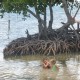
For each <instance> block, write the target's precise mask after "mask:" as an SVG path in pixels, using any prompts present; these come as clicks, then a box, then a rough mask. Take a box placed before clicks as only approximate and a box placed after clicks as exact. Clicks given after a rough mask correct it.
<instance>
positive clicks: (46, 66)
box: [42, 58, 51, 69]
mask: <svg viewBox="0 0 80 80" xmlns="http://www.w3.org/2000/svg"><path fill="white" fill-rule="evenodd" d="M42 65H43V68H45V69H49V68H51V64H50V62H49V60H48V59H47V58H45V59H43V64H42Z"/></svg>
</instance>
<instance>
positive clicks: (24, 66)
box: [0, 7, 80, 80]
mask: <svg viewBox="0 0 80 80" xmlns="http://www.w3.org/2000/svg"><path fill="white" fill-rule="evenodd" d="M57 11H58V12H57ZM79 14H80V12H79ZM48 15H49V14H48ZM47 18H48V17H47ZM77 18H78V19H79V18H80V17H79V15H78V16H77ZM8 20H11V23H10V31H9V32H8ZM65 20H66V17H65V15H64V12H63V10H62V9H59V8H58V7H55V8H54V26H53V28H58V27H60V26H62V24H61V23H60V22H66V21H65ZM37 25H38V24H37V20H36V19H35V18H34V17H32V16H31V18H27V20H25V21H23V20H22V15H18V14H7V13H6V14H5V15H4V18H3V19H0V80H40V79H41V78H42V77H43V76H44V77H45V75H43V76H42V72H44V71H42V72H41V69H42V67H41V60H42V59H43V57H44V56H40V55H38V56H24V57H14V58H8V59H4V56H3V49H4V48H5V46H6V45H7V44H8V43H9V42H10V41H12V40H13V39H16V38H19V37H26V34H25V31H26V29H28V30H29V33H30V34H34V33H37V32H38V27H37ZM49 58H51V57H49ZM52 58H53V57H52ZM56 60H57V63H56V64H57V65H58V66H59V72H58V73H57V76H56V80H80V55H79V54H77V53H76V55H74V54H72V55H70V54H68V55H67V54H66V55H65V54H64V55H59V56H56Z"/></svg>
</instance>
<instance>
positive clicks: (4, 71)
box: [0, 55, 80, 80]
mask: <svg viewBox="0 0 80 80" xmlns="http://www.w3.org/2000/svg"><path fill="white" fill-rule="evenodd" d="M43 57H44V56H40V55H37V56H30V55H29V56H22V57H12V58H7V59H3V61H0V80H40V79H41V78H43V77H45V75H46V74H47V72H49V71H47V72H46V71H44V70H42V67H41V66H40V64H41V60H42V59H43ZM49 58H53V56H49ZM55 58H56V59H57V65H58V66H59V72H58V73H57V75H55V76H56V79H55V80H80V55H74V56H72V55H71V56H70V55H69V56H67V57H64V55H61V56H60V55H59V56H55ZM41 70H42V71H41ZM44 72H45V73H44ZM43 73H44V74H43ZM49 73H50V72H49ZM41 80H42V79H41Z"/></svg>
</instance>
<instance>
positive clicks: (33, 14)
mask: <svg viewBox="0 0 80 80" xmlns="http://www.w3.org/2000/svg"><path fill="white" fill-rule="evenodd" d="M27 11H28V12H29V13H30V14H32V15H33V16H34V17H35V18H37V19H38V17H37V15H36V14H35V13H34V12H32V11H31V10H30V9H27Z"/></svg>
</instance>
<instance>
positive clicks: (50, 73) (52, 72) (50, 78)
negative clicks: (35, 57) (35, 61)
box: [43, 58, 59, 80]
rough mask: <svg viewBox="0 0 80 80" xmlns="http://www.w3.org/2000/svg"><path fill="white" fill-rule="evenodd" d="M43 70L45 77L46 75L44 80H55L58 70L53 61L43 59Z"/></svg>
mask: <svg viewBox="0 0 80 80" xmlns="http://www.w3.org/2000/svg"><path fill="white" fill-rule="evenodd" d="M43 69H46V70H45V75H47V76H46V77H47V79H46V80H55V78H56V75H57V72H58V70H59V68H58V67H57V65H56V60H55V59H50V60H49V59H47V58H46V59H43Z"/></svg>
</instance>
